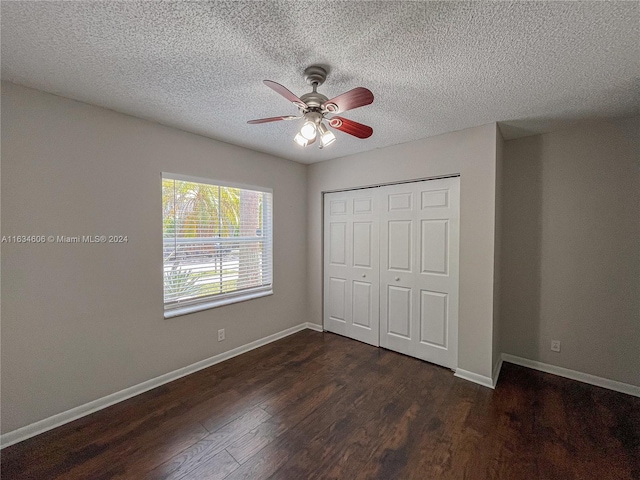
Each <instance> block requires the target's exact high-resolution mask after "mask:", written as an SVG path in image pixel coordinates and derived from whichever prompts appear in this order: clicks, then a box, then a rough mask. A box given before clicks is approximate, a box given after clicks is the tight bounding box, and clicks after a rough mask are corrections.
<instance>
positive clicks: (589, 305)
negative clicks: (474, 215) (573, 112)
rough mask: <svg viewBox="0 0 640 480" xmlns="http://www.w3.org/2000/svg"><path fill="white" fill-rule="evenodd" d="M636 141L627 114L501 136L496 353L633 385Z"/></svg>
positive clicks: (636, 371) (637, 300)
mask: <svg viewBox="0 0 640 480" xmlns="http://www.w3.org/2000/svg"><path fill="white" fill-rule="evenodd" d="M639 139H640V117H635V118H633V119H625V120H618V121H610V122H599V123H596V124H594V123H590V124H586V125H583V126H579V127H576V128H572V129H569V130H563V131H558V132H554V133H549V134H545V135H538V136H533V137H527V138H522V139H518V140H511V141H507V142H506V144H505V152H504V171H503V184H504V189H503V201H502V205H503V228H502V232H503V238H502V241H503V245H502V268H501V274H502V295H501V299H502V301H501V311H502V313H501V321H500V333H501V346H502V350H503V351H504V352H505V353H510V354H513V355H517V356H520V357H524V358H528V359H531V360H537V361H541V362H544V363H548V364H552V365H557V366H561V367H565V368H569V369H572V370H577V371H579V372H585V373H589V374H592V375H597V376H600V377H604V378H609V379H612V380H616V381H620V382H625V383H629V384H633V385H640V145H639V142H640V140H639ZM552 339H554V340H560V341H561V342H562V349H561V352H560V353H554V352H551V351H550V344H551V340H552Z"/></svg>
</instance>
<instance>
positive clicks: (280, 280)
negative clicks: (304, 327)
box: [2, 83, 307, 432]
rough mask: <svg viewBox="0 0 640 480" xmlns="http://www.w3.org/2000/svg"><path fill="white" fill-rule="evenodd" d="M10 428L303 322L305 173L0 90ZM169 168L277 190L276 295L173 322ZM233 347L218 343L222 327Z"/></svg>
mask: <svg viewBox="0 0 640 480" xmlns="http://www.w3.org/2000/svg"><path fill="white" fill-rule="evenodd" d="M2 170H3V172H2V173H3V175H2V234H3V235H100V234H105V235H109V234H121V235H128V237H129V242H128V243H126V244H119V245H87V244H67V245H62V244H45V245H25V244H23V245H15V244H6V243H5V244H4V245H2V255H3V256H2V278H3V279H4V280H5V281H4V285H3V287H4V288H3V290H2V314H3V315H2V432H9V431H12V430H14V429H16V428H19V427H22V426H24V425H27V424H30V423H33V422H35V421H38V420H41V419H43V418H46V417H48V416H50V415H53V414H56V413H60V412H62V411H65V410H67V409H69V408H72V407H75V406H78V405H81V404H84V403H86V402H89V401H91V400H95V399H97V398H100V397H102V396H105V395H108V394H110V393H114V392H116V391H119V390H121V389H123V388H126V387H129V386H132V385H135V384H138V383H140V382H143V381H145V380H149V379H151V378H153V377H155V376H158V375H161V374H164V373H167V372H170V371H173V370H175V369H178V368H180V367H184V366H187V365H190V364H192V363H194V362H197V361H199V360H203V359H205V358H208V357H210V356H213V355H216V354H218V353H221V352H223V351H226V350H229V349H232V348H234V347H237V346H240V345H244V344H246V343H249V342H251V341H253V340H256V339H259V338H263V337H265V336H267V335H270V334H273V333H275V332H279V331H281V330H284V329H286V328H288V327H291V326H294V325H297V324H300V323H302V322H304V321H306V320H307V316H306V311H307V310H306V298H305V297H306V293H307V288H306V278H307V275H306V234H305V232H306V228H307V221H306V198H307V197H306V191H307V188H306V167H305V166H304V165H301V164H298V163H294V162H290V161H287V160H283V159H279V158H276V157H272V156H269V155H265V154H261V153H257V152H254V151H251V150H246V149H243V148H239V147H235V146H232V145H229V144H225V143H221V142H216V141H214V140H210V139H206V138H204V137H200V136H197V135H192V134H189V133H185V132H182V131H179V130H175V129H172V128H168V127H163V126H161V125H158V124H154V123H151V122H147V121H143V120H139V119H136V118H133V117H129V116H126V115H121V114H118V113H115V112H112V111H109V110H105V109H102V108H98V107H93V106H90V105H86V104H83V103H79V102H74V101H72V100H68V99H65V98H62V97H57V96H54V95H49V94H46V93H42V92H38V91H36V90H30V89H26V88H23V87H19V86H16V85H12V84H8V83H3V84H2ZM163 171H168V172H173V173H182V174H187V175H194V176H199V177H205V178H212V179H220V180H229V181H234V182H241V183H245V184H249V185H261V186H266V187H271V188H273V194H274V202H275V207H274V231H275V233H274V235H275V245H274V256H275V260H274V262H275V279H274V292H275V293H274V295H273V296H269V297H265V298H261V299H258V300H252V301H249V302H243V303H238V304H235V305H230V306H225V307H221V308H216V309H213V310H207V311H204V312H200V313H195V314H191V315H186V316H182V317H177V318H174V319H169V320H165V319H163V299H162V295H163V294H162V242H161V238H162V210H161V180H160V173H161V172H163ZM219 328H225V329H226V340H225V341H224V342H222V343H218V342H217V330H218V329H219Z"/></svg>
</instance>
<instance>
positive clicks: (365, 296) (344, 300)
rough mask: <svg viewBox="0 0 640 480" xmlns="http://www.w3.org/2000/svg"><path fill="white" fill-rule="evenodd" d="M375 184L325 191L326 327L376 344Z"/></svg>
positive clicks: (377, 315) (377, 291) (377, 340)
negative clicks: (370, 186)
mask: <svg viewBox="0 0 640 480" xmlns="http://www.w3.org/2000/svg"><path fill="white" fill-rule="evenodd" d="M378 196H379V189H378V188H369V189H364V190H354V191H349V192H337V193H328V194H325V196H324V329H325V330H327V331H329V332H334V333H338V334H340V335H345V336H347V337H350V338H354V339H356V340H360V341H361V342H365V343H369V344H371V345H375V346H378V345H379V338H380V282H379V279H380V266H379V258H380V257H379V229H378V226H379V207H378V203H379V201H378Z"/></svg>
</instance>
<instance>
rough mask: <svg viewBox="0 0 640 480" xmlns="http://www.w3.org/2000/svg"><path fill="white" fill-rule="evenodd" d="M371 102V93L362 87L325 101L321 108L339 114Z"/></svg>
mask: <svg viewBox="0 0 640 480" xmlns="http://www.w3.org/2000/svg"><path fill="white" fill-rule="evenodd" d="M372 102H373V93H371V90H369V89H366V88H364V87H357V88H354V89H353V90H349V91H348V92H345V93H343V94H342V95H338V96H337V97H334V98H332V99H331V100H327V101H326V102H324V104H323V105H322V107H323V108H324V109H325V110H326V111H328V112H330V113H341V112H346V111H347V110H353V109H354V108H358V107H363V106H365V105H369V104H370V103H372Z"/></svg>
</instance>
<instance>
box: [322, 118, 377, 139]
mask: <svg viewBox="0 0 640 480" xmlns="http://www.w3.org/2000/svg"><path fill="white" fill-rule="evenodd" d="M329 126H330V127H333V128H335V129H336V130H340V131H341V132H344V133H348V134H349V135H353V136H354V137H358V138H369V137H370V136H371V135H372V134H373V128H371V127H370V126H368V125H363V124H362V123H358V122H354V121H353V120H349V119H348V118H342V117H333V118H332V119H331V120H329Z"/></svg>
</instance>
